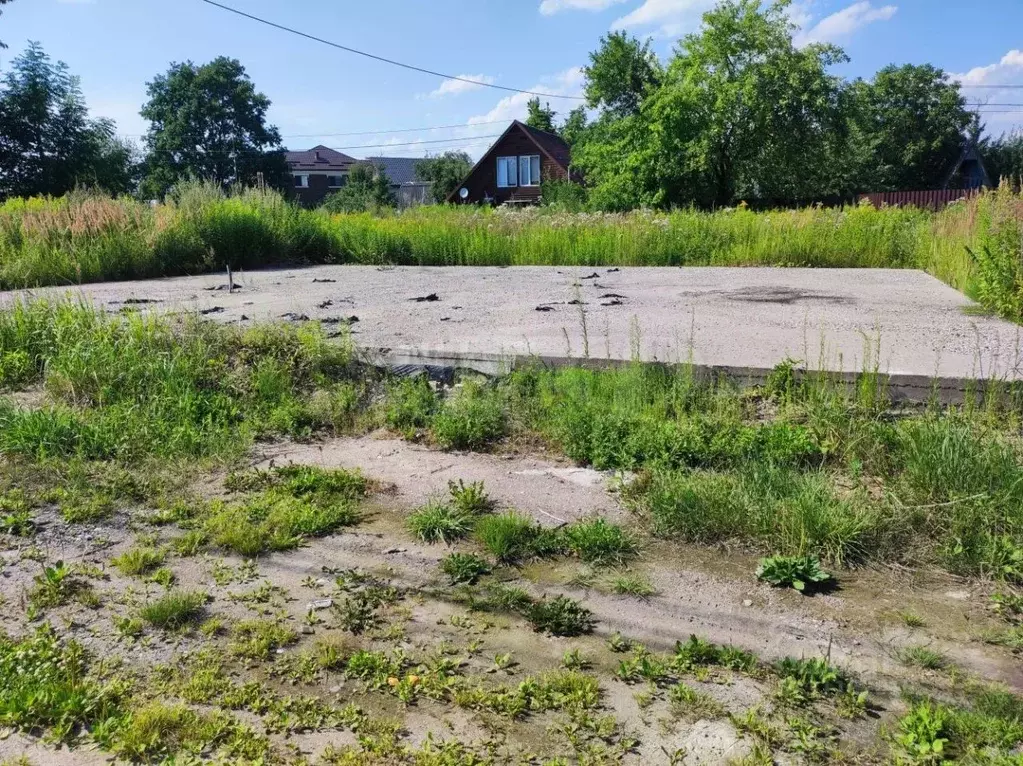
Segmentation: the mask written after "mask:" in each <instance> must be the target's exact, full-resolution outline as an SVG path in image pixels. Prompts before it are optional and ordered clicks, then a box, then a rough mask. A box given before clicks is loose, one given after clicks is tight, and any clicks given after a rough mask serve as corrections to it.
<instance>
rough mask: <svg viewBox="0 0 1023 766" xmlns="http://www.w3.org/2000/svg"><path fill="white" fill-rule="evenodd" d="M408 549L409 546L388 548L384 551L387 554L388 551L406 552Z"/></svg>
mask: <svg viewBox="0 0 1023 766" xmlns="http://www.w3.org/2000/svg"><path fill="white" fill-rule="evenodd" d="M406 550H408V549H407V548H388V549H387V550H386V551H384V554H385V555H386V554H388V553H404V552H405V551H406Z"/></svg>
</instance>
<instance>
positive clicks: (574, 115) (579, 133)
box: [558, 106, 587, 146]
mask: <svg viewBox="0 0 1023 766" xmlns="http://www.w3.org/2000/svg"><path fill="white" fill-rule="evenodd" d="M586 127H587V120H586V107H583V106H577V107H576V108H575V109H573V110H572V111H571V112H569V113H568V117H566V118H565V121H564V122H563V123H562V124H561V127H560V128H559V129H558V133H559V134H560V135H561V137H562V138H563V139H565V141H566V142H567V143H568V145H569V146H574V145H575V144H577V143H579V142H580V141H581V140H582V138H583V135H584V134H585V132H586Z"/></svg>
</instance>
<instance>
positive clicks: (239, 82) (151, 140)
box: [141, 56, 288, 197]
mask: <svg viewBox="0 0 1023 766" xmlns="http://www.w3.org/2000/svg"><path fill="white" fill-rule="evenodd" d="M147 93H148V95H149V101H148V102H147V103H146V104H145V106H143V108H142V111H141V115H142V116H143V117H145V118H146V119H147V120H149V121H150V122H151V123H152V124H151V126H150V129H149V133H148V135H147V136H146V145H147V147H148V156H147V158H146V179H145V181H144V183H143V192H144V193H145V194H147V195H149V196H153V197H159V196H162V195H163V194H165V193H166V192H167V190H168V189H169V188H170V187H171V186H173V185H174V184H175V183H177V182H178V181H181V180H183V179H187V178H202V179H206V180H211V181H214V182H216V183H219V184H221V185H228V184H235V183H243V184H254V183H255V182H256V180H257V177H258V174H260V173H262V174H263V179H264V181H265V182H266V183H267V184H270V185H272V186H280V185H283V184H284V183H285V182H286V180H287V177H288V168H287V164H286V162H285V160H284V153H283V150H282V148H281V136H280V133H279V132H278V131H277V128H275V127H274V126H272V125H268V124H267V121H266V112H267V109H268V108H269V107H270V99H269V98H267V97H266V96H265V95H264V94H262V93H260V92H259V91H257V90H256V88H255V86H254V85H253V83H252V80H250V79H249V76H248V75H247V74H246V73H245V68H244V67H243V66H242V65H241V63H240V62H238V61H237V60H235V59H230V58H226V57H223V56H221V57H220V58H217V59H214V60H213V61H211V62H210V63H208V64H202V65H196V64H193V63H192V62H191V61H188V62H185V63H183V64H177V63H175V64H171V67H170V69H169V70H168V71H167V72H166V74H162V75H158V76H157V77H155V78H154V79H153V81H152V82H150V83H148V85H147Z"/></svg>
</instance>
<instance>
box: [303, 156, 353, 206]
mask: <svg viewBox="0 0 1023 766" xmlns="http://www.w3.org/2000/svg"><path fill="white" fill-rule="evenodd" d="M285 159H286V160H287V163H288V167H290V168H291V176H292V178H293V179H294V181H293V183H294V189H295V198H296V199H297V200H298V201H299V202H301V203H302V204H303V205H305V206H306V207H315V206H316V205H318V204H320V203H321V202H322V201H323V200H324V198H326V197H327V195H329V194H333V193H334V192H336V191H337V190H338V189H340V188H341V187H342V186H344V185H345V183H346V182H347V181H348V171H349V170H350V169H351V167H352V165H354V164H355V163H356V162H358V160H356V159H355V158H354V157H349V156H348V155H347V154H343V153H341V152H339V151H335V150H334V149H331V148H329V147H326V146H314V147H313V148H312V149H310V150H308V151H305V152H286V153H285Z"/></svg>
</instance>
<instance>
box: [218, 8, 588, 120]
mask: <svg viewBox="0 0 1023 766" xmlns="http://www.w3.org/2000/svg"><path fill="white" fill-rule="evenodd" d="M201 1H202V2H204V3H206V4H207V5H212V6H214V7H215V8H220V9H221V10H224V11H227V12H228V13H233V14H235V15H237V16H242V17H244V18H246V19H251V20H252V21H258V22H259V23H260V24H266V25H267V26H268V27H273V28H274V29H280V30H281V31H283V32H289V33H291V34H293V35H298V36H299V37H304V38H306V39H307V40H312V41H313V42H317V43H322V44H323V45H329V46H330V47H331V48H337V49H338V50H342V51H347V52H348V53H354V54H356V55H358V56H365V57H366V58H370V59H373V60H374V61H382V62H383V63H385V64H391V65H392V66H397V67H401V68H402V69H410V70H412V71H413V72H422V73H423V74H428V75H433V76H434V77H443V78H444V79H445V80H455V81H456V82H464V83H469V84H470V85H477V86H479V87H481V88H493V89H495V90H504V91H508V92H511V93H525V94H526V95H529V96H543V97H544V98H567V99H573V100H576V101H583V100H585V99H584V98H583V97H582V96H563V95H560V94H558V93H542V92H539V91H533V90H522V89H521V88H511V87H508V86H506V85H495V84H494V83H489V82H482V81H481V80H473V79H471V78H469V77H457V76H455V75H450V74H444V73H443V72H435V71H434V70H432V69H424V68H423V67H419V66H414V65H412V64H405V63H403V62H401V61H395V60H394V59H389V58H385V57H383V56H377V55H376V54H374V53H367V52H366V51H360V50H358V49H357V48H350V47H348V46H347V45H341V44H340V43H334V42H331V41H330V40H324V39H323V38H322V37H316V36H315V35H310V34H308V33H306V32H300V31H299V30H297V29H292V28H291V27H286V26H284V25H283V24H277V23H275V22H273V21H269V20H267V19H263V18H260V17H259V16H253V15H252V14H251V13H245V12H244V11H239V10H238V9H237V8H232V7H231V6H229V5H223V4H222V3H218V2H215V1H214V0H201Z"/></svg>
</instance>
